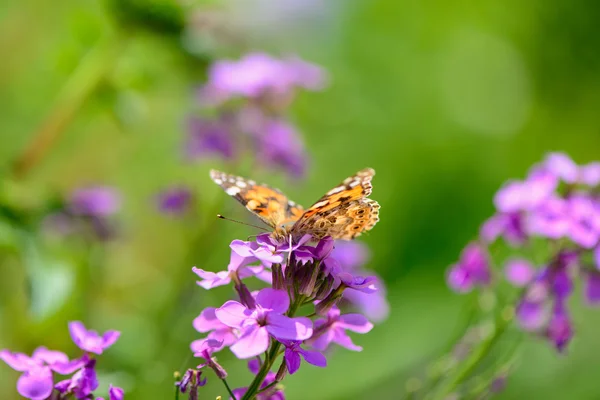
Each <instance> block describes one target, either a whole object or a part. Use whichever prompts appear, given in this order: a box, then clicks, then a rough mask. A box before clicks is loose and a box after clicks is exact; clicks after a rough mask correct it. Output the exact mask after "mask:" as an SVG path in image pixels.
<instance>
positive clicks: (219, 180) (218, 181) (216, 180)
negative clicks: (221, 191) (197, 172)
mask: <svg viewBox="0 0 600 400" xmlns="http://www.w3.org/2000/svg"><path fill="white" fill-rule="evenodd" d="M213 180H214V181H215V183H216V184H217V185H222V184H223V181H222V180H221V179H219V178H215V179H213Z"/></svg>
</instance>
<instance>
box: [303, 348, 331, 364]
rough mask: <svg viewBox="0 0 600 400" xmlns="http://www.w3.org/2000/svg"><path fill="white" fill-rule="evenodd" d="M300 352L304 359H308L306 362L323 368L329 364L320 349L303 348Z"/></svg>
mask: <svg viewBox="0 0 600 400" xmlns="http://www.w3.org/2000/svg"><path fill="white" fill-rule="evenodd" d="M298 352H299V353H300V354H301V355H302V357H304V360H306V362H307V363H309V364H312V365H314V366H316V367H321V368H323V367H326V366H327V359H326V358H325V356H324V355H323V354H321V352H319V351H314V350H304V349H302V348H301V349H300V350H299V351H298Z"/></svg>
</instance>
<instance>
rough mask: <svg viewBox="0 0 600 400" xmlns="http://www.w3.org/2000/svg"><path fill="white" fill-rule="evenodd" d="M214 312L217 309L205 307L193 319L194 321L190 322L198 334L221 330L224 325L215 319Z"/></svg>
mask: <svg viewBox="0 0 600 400" xmlns="http://www.w3.org/2000/svg"><path fill="white" fill-rule="evenodd" d="M216 310H217V309H216V308H214V307H207V308H205V309H204V310H202V312H201V313H200V315H198V316H197V317H196V318H194V321H192V325H193V326H194V329H196V330H197V331H198V332H200V333H204V332H210V331H212V330H214V329H219V328H223V327H224V326H225V325H224V324H223V323H222V322H221V321H219V319H218V318H217V315H216V314H215V311H216Z"/></svg>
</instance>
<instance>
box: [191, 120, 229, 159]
mask: <svg viewBox="0 0 600 400" xmlns="http://www.w3.org/2000/svg"><path fill="white" fill-rule="evenodd" d="M233 130H234V124H233V121H232V120H231V117H229V116H227V115H223V116H221V117H220V118H219V119H217V120H211V119H204V118H197V117H191V118H189V120H188V131H187V133H188V136H187V138H186V140H185V143H184V152H185V155H186V157H187V159H189V160H195V159H199V158H205V157H209V156H212V155H217V156H220V157H221V158H224V159H226V160H230V159H233V158H234V157H235V156H236V153H237V150H236V144H235V137H234V134H233Z"/></svg>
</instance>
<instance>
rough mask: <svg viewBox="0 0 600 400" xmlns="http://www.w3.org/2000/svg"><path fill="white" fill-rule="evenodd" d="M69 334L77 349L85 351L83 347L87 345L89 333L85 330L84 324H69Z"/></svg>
mask: <svg viewBox="0 0 600 400" xmlns="http://www.w3.org/2000/svg"><path fill="white" fill-rule="evenodd" d="M69 333H70V334H71V339H73V342H74V343H75V344H76V345H77V347H79V348H80V349H83V347H81V346H84V345H85V340H86V339H87V336H88V331H87V330H86V329H85V326H84V325H83V323H81V322H80V321H71V322H69ZM83 350H85V349H83Z"/></svg>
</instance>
